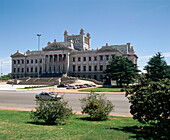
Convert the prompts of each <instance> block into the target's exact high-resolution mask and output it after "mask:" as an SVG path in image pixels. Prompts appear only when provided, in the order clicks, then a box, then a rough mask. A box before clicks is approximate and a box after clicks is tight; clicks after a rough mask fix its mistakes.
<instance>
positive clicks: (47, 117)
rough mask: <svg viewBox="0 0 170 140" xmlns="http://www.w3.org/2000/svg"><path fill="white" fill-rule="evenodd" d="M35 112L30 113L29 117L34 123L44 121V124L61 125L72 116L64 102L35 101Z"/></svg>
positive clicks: (57, 100)
mask: <svg viewBox="0 0 170 140" xmlns="http://www.w3.org/2000/svg"><path fill="white" fill-rule="evenodd" d="M36 104H37V107H36V108H35V109H36V111H31V114H30V117H31V119H33V120H34V121H35V122H41V121H44V122H45V123H46V124H62V122H63V121H64V120H65V119H67V118H69V117H70V116H71V115H72V109H71V108H69V107H68V105H67V102H65V101H64V100H60V99H56V100H47V99H46V100H44V99H39V100H37V101H36Z"/></svg>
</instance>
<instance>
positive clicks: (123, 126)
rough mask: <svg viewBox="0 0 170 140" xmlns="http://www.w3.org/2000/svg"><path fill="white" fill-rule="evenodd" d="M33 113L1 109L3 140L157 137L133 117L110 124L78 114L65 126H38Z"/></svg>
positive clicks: (113, 118)
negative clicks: (33, 120)
mask: <svg viewBox="0 0 170 140" xmlns="http://www.w3.org/2000/svg"><path fill="white" fill-rule="evenodd" d="M29 113H30V112H26V111H9V110H0V139H1V140H7V139H14V140H15V139H16V140H18V139H24V140H25V139H26V140H35V139H41V140H47V139H49V140H53V139H54V140H56V139H57V140H59V139H61V140H65V139H66V140H67V139H69V140H71V139H73V140H79V139H80V140H103V139H105V140H118V139H119V140H125V139H137V138H139V139H146V138H148V139H149V138H151V139H152V138H154V136H150V134H147V133H146V132H143V131H142V129H141V128H142V125H141V124H140V123H138V122H137V121H135V120H133V119H132V118H130V117H109V120H106V121H89V120H88V119H87V116H85V115H74V116H72V118H70V119H69V120H67V121H66V122H65V125H62V126H56V125H40V124H35V123H33V122H32V120H31V119H30V117H29Z"/></svg>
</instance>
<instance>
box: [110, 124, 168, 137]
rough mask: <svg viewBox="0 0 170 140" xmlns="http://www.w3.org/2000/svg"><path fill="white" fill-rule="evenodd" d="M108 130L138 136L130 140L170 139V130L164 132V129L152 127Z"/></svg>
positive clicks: (128, 127)
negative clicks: (134, 139)
mask: <svg viewBox="0 0 170 140" xmlns="http://www.w3.org/2000/svg"><path fill="white" fill-rule="evenodd" d="M108 129H113V130H117V131H123V132H128V133H133V134H136V136H131V137H130V138H137V139H156V140H157V139H158V140H160V139H165V140H166V139H167V140H169V139H170V130H167V131H164V130H163V129H159V128H154V127H152V126H127V127H122V128H116V127H111V128H108Z"/></svg>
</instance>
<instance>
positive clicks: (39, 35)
mask: <svg viewBox="0 0 170 140" xmlns="http://www.w3.org/2000/svg"><path fill="white" fill-rule="evenodd" d="M37 36H38V86H39V70H40V69H39V62H40V60H39V55H40V53H39V50H40V37H41V34H37Z"/></svg>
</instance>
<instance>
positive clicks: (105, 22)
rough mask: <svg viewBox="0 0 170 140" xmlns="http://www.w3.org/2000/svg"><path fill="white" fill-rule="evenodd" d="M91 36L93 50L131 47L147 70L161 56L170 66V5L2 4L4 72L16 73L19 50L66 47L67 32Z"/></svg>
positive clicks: (159, 0) (78, 0)
mask: <svg viewBox="0 0 170 140" xmlns="http://www.w3.org/2000/svg"><path fill="white" fill-rule="evenodd" d="M81 28H84V30H85V33H87V32H89V33H90V34H91V49H97V48H101V47H102V46H104V45H105V44H106V43H108V44H109V45H121V44H126V43H128V42H130V43H131V45H132V46H134V49H135V51H136V53H137V55H138V57H139V58H138V66H139V69H140V70H142V69H143V67H144V66H145V65H146V64H147V62H148V61H149V59H150V58H151V57H152V56H153V55H155V54H156V53H157V52H161V53H162V54H163V55H164V57H165V60H166V62H167V63H168V65H170V0H0V70H1V73H3V75H4V74H7V73H10V72H11V58H10V55H11V54H14V53H15V52H16V51H17V50H19V51H20V52H23V53H24V52H26V51H27V50H37V49H38V38H37V34H38V33H40V34H41V35H42V36H41V48H44V47H46V45H47V42H49V41H51V42H52V41H54V39H56V40H57V41H58V42H63V41H64V35H63V34H64V31H65V30H68V32H69V34H70V35H72V34H79V32H80V29H81Z"/></svg>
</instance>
